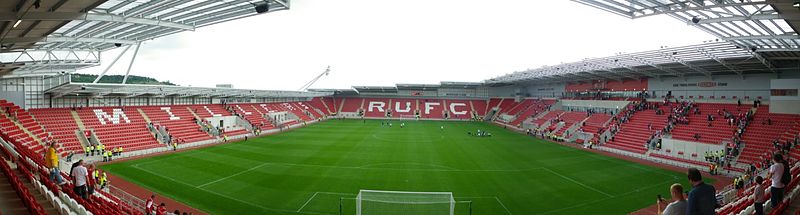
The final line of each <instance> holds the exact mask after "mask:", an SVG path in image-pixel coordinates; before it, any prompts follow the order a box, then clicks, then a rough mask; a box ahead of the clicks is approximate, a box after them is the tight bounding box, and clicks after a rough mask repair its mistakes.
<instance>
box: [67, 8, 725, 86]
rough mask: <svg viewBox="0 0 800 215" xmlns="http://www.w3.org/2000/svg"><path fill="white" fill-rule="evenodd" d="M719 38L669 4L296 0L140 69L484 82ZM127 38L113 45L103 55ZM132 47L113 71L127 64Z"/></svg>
mask: <svg viewBox="0 0 800 215" xmlns="http://www.w3.org/2000/svg"><path fill="white" fill-rule="evenodd" d="M711 39H715V38H714V37H713V36H711V35H710V34H707V33H705V32H702V31H700V30H698V29H696V28H694V27H691V26H688V25H687V24H685V23H681V22H680V21H678V20H675V19H673V18H671V17H668V16H654V17H647V18H642V19H636V20H631V19H627V18H623V17H621V16H617V15H614V14H611V13H608V12H604V11H601V10H599V9H595V8H592V7H589V6H586V5H582V4H579V3H575V2H572V1H568V0H547V1H543V0H536V1H533V0H495V1H477V0H436V1H397V0H336V1H333V0H293V1H292V8H291V10H286V11H280V12H274V13H268V14H263V15H259V16H254V17H250V18H245V19H239V20H236V21H231V22H226V23H222V24H217V25H213V26H208V27H204V28H200V29H197V30H196V31H194V32H184V33H180V34H175V35H172V36H168V37H164V38H159V39H155V40H152V41H147V42H145V43H144V44H143V45H142V47H141V49H140V51H139V55H138V57H137V58H136V61H135V63H134V65H133V69H132V70H131V74H133V75H141V76H150V77H154V78H156V79H159V80H169V81H172V82H173V83H176V84H179V85H183V86H190V85H191V86H203V87H209V86H214V85H215V84H233V85H234V87H235V88H245V89H271V90H296V89H297V88H299V87H300V86H302V85H303V84H305V83H306V82H308V81H309V80H311V79H312V78H314V77H315V76H316V75H318V74H319V73H321V72H323V71H324V70H325V67H326V66H327V65H330V66H331V68H332V71H331V73H330V75H329V76H326V77H323V78H322V79H320V80H319V81H318V82H316V84H314V85H313V86H312V88H349V87H350V86H392V85H394V84H396V83H415V84H435V83H439V82H440V81H470V82H480V81H483V80H486V79H488V78H492V77H496V76H499V75H503V74H506V73H511V72H514V71H520V70H525V69H527V68H538V67H541V66H544V65H556V64H559V63H566V62H573V61H579V60H581V59H583V58H592V57H604V56H610V55H613V54H614V53H617V52H635V51H645V50H653V49H658V48H659V47H660V46H663V45H667V46H672V47H674V46H680V45H690V44H699V43H702V42H703V41H705V40H711ZM121 50H122V48H119V49H117V50H112V51H108V52H105V53H103V56H102V57H103V59H102V60H103V62H104V63H110V61H111V60H112V59H113V58H114V56H116V55H117V53H119V52H120V51H121ZM132 52H133V48H131V49H130V51H129V54H128V55H126V56H123V58H122V59H120V60H119V61H118V62H117V64H116V65H115V66H114V67H112V68H111V70H110V71H109V74H124V73H125V69H126V67H127V65H128V63H129V62H130V53H132ZM105 67H106V65H105V64H104V65H101V66H99V67H94V68H91V69H87V70H83V71H79V72H82V73H94V74H99V73H100V72H101V71H102V70H103V69H104V68H105Z"/></svg>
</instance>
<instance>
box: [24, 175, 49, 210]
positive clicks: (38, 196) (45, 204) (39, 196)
mask: <svg viewBox="0 0 800 215" xmlns="http://www.w3.org/2000/svg"><path fill="white" fill-rule="evenodd" d="M20 181H22V184H23V185H25V187H26V188H28V191H30V193H31V195H33V197H34V198H36V202H37V203H39V205H41V206H42V209H44V212H45V213H47V214H58V209H56V208H55V207H53V204H51V203H50V202H49V201H47V197H45V196H44V194H41V193H39V191H37V189H36V188H35V187H34V185H33V184H32V183H31V182H30V181H28V180H25V179H22V180H20Z"/></svg>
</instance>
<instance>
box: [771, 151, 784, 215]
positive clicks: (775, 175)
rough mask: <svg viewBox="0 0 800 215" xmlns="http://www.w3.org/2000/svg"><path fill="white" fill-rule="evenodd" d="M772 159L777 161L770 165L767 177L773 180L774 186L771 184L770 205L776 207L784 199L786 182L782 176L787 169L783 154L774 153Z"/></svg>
mask: <svg viewBox="0 0 800 215" xmlns="http://www.w3.org/2000/svg"><path fill="white" fill-rule="evenodd" d="M772 160H773V161H774V162H775V163H773V164H772V166H770V167H769V174H767V178H769V179H771V180H772V186H770V191H769V192H770V195H771V197H770V205H772V208H775V207H777V206H778V204H779V203H780V202H781V201H782V200H783V188H784V187H785V186H786V184H784V182H783V180H782V178H783V173H784V172H785V170H786V161H785V160H783V155H781V154H774V155H772Z"/></svg>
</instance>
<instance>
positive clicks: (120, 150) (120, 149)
mask: <svg viewBox="0 0 800 215" xmlns="http://www.w3.org/2000/svg"><path fill="white" fill-rule="evenodd" d="M122 150H123V149H122V146H120V147H119V155H120V156H122Z"/></svg>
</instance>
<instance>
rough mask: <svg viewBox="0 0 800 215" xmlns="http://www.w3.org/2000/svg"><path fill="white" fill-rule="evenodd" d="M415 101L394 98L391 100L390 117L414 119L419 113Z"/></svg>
mask: <svg viewBox="0 0 800 215" xmlns="http://www.w3.org/2000/svg"><path fill="white" fill-rule="evenodd" d="M417 104H418V102H417V100H416V99H405V98H395V99H392V108H393V110H392V117H394V118H406V119H408V118H414V116H415V113H417V112H418V111H419V106H418V105H417Z"/></svg>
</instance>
